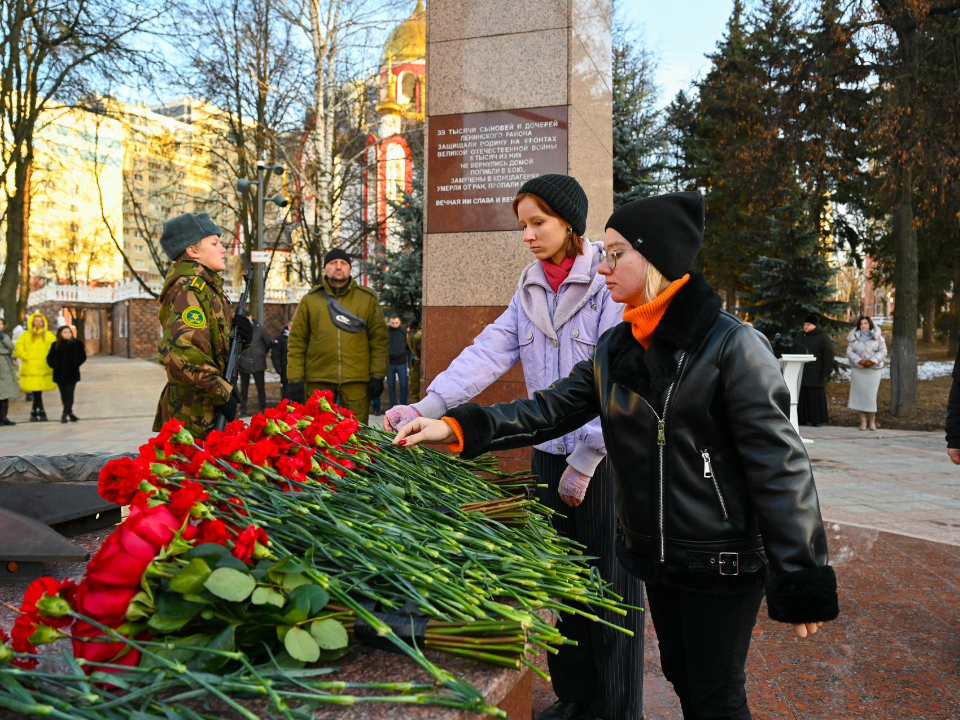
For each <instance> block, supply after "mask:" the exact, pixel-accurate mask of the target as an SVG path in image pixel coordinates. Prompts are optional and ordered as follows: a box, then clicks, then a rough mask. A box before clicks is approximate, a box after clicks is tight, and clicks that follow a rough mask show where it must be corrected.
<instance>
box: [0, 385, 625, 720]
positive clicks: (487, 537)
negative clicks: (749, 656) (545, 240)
mask: <svg viewBox="0 0 960 720" xmlns="http://www.w3.org/2000/svg"><path fill="white" fill-rule="evenodd" d="M389 440H390V439H389V438H388V437H387V436H386V435H384V434H383V433H380V432H379V431H377V430H375V429H373V428H363V429H361V428H360V426H359V424H358V423H357V421H356V419H355V418H354V417H353V415H352V413H350V412H349V411H345V410H343V409H342V408H338V407H337V406H335V405H333V404H332V397H331V396H330V394H329V393H316V394H315V395H314V396H313V397H312V398H310V400H309V401H308V402H307V403H305V404H302V405H300V404H296V403H291V402H289V401H284V402H282V403H281V404H280V406H279V407H278V408H275V409H270V410H267V411H265V412H264V413H261V414H259V415H256V416H254V417H253V418H252V419H251V420H250V422H249V424H247V423H244V422H242V421H236V422H233V423H230V424H228V425H227V427H226V429H225V430H224V431H223V432H219V431H213V432H211V433H210V434H209V435H208V436H207V437H206V438H205V440H203V441H198V440H197V439H195V438H193V437H192V436H191V435H190V433H188V432H187V431H186V430H184V429H183V427H182V426H181V425H180V423H178V422H177V421H170V422H169V423H167V424H166V425H165V426H164V428H163V429H162V431H161V432H160V433H159V434H158V435H157V436H156V437H155V438H153V439H151V440H150V441H149V442H148V443H147V444H146V445H144V446H143V447H141V448H140V452H139V454H138V456H137V457H134V458H126V457H124V458H117V459H115V460H112V461H111V462H110V463H108V464H107V465H106V466H105V467H104V469H103V471H102V473H101V475H100V493H101V495H102V496H103V497H104V498H105V499H108V500H110V501H112V502H115V503H118V504H122V505H129V506H130V514H129V517H127V518H126V519H125V520H124V521H123V522H122V523H121V524H120V525H119V526H118V527H117V529H116V530H115V531H114V533H113V534H111V535H110V536H109V537H108V538H107V540H106V541H105V542H104V544H103V546H102V547H101V548H100V550H99V551H98V552H97V554H96V555H95V557H94V558H93V559H92V560H91V562H90V563H89V564H88V566H87V568H86V572H85V574H84V575H83V577H82V578H81V579H80V582H79V583H78V584H74V583H73V582H70V581H63V582H58V581H55V580H53V579H52V578H41V579H40V580H38V581H36V582H34V583H33V584H32V585H31V586H30V588H29V589H28V590H27V592H26V594H25V596H24V601H23V605H22V607H21V609H20V610H21V615H20V617H19V618H18V619H17V621H16V623H15V624H14V627H13V631H12V643H11V644H10V645H7V644H3V645H0V706H6V707H13V705H11V703H13V704H17V703H19V704H20V707H19V709H20V711H21V712H26V710H24V705H25V704H26V705H29V704H30V702H33V703H34V704H37V705H44V706H46V705H49V706H50V707H54V708H56V703H54V704H50V703H49V702H47V703H43V702H39V701H37V700H36V698H34V697H33V695H30V697H31V698H33V699H32V700H30V701H29V702H28V700H27V695H29V694H30V693H31V692H32V691H30V690H27V689H25V687H26V686H25V685H23V684H22V683H19V687H20V690H19V692H18V693H13V692H9V693H8V692H6V691H4V689H3V688H5V687H9V680H8V679H6V680H5V679H4V674H5V673H4V671H3V669H2V664H3V663H4V662H12V663H13V664H15V665H18V666H19V667H21V668H25V669H27V670H34V669H35V668H36V666H37V663H38V661H40V659H41V658H40V656H39V655H37V650H36V646H37V645H41V644H48V643H52V642H55V641H57V640H59V639H61V638H63V639H69V640H70V642H71V644H72V651H73V652H72V657H67V658H66V659H67V661H68V662H69V663H70V664H71V665H72V667H73V668H74V674H73V675H72V676H70V677H72V678H73V679H72V680H71V681H69V682H67V681H66V680H64V679H63V678H64V677H65V676H63V675H61V676H57V677H59V678H60V680H59V682H60V683H61V684H62V685H66V686H69V687H70V688H74V689H75V690H77V688H87V690H90V688H93V687H103V686H104V685H106V686H107V687H109V688H111V689H110V691H109V692H110V693H111V699H110V700H109V701H108V702H110V703H113V705H111V706H110V707H117V708H121V709H122V708H129V707H132V705H130V704H129V703H126V702H124V701H122V698H123V697H129V696H130V695H133V696H134V697H140V695H138V693H139V692H140V690H141V689H139V688H138V684H139V683H138V682H134V681H133V680H132V679H131V674H132V675H133V676H136V677H137V678H146V677H149V676H150V673H151V672H153V673H156V672H161V673H162V674H163V676H164V677H167V676H170V677H171V678H173V680H171V681H170V682H173V683H174V686H171V688H170V691H171V692H173V691H174V690H175V689H177V688H179V687H180V686H179V685H177V683H180V684H183V683H186V684H187V686H188V687H190V688H194V689H196V688H197V687H204V685H203V682H206V683H207V684H210V679H209V676H210V674H211V673H216V674H217V675H218V676H220V677H223V678H229V681H226V680H225V681H224V682H223V683H216V685H217V688H218V689H217V693H214V695H215V696H216V697H217V698H218V699H219V700H220V701H221V702H223V703H225V704H227V705H230V706H231V707H233V706H234V705H235V704H236V701H235V700H234V699H233V698H232V696H231V694H230V693H229V692H225V691H224V690H223V688H224V687H233V688H235V689H236V691H237V692H240V693H242V692H243V691H244V689H245V690H246V691H247V692H251V688H252V687H257V688H260V690H259V691H253V692H261V693H262V692H266V687H267V686H270V687H271V688H274V689H273V692H274V693H276V692H277V690H276V689H275V688H276V687H278V684H282V683H283V682H294V679H295V678H299V677H300V676H297V675H296V673H308V674H309V673H313V672H315V670H316V668H315V667H313V668H307V667H306V666H308V665H310V666H315V664H316V663H318V662H329V661H332V660H335V659H336V658H338V657H340V655H342V654H343V653H344V652H346V651H347V650H348V648H349V647H350V644H351V642H353V643H357V642H359V643H366V644H372V645H375V646H379V647H387V648H390V649H393V650H394V651H398V652H403V653H405V654H407V655H408V656H410V657H411V658H412V659H414V660H415V661H416V662H417V663H418V664H419V665H420V666H421V667H423V668H424V669H426V670H427V671H428V672H429V673H430V674H431V676H432V677H433V678H434V679H435V680H436V681H437V682H438V683H439V684H440V687H439V688H433V692H432V693H431V692H427V691H426V688H422V687H417V688H414V687H413V686H409V685H404V686H403V687H398V686H397V685H396V684H394V685H390V684H387V685H378V686H376V687H375V688H374V689H386V690H392V691H394V692H398V693H400V694H399V695H392V696H390V697H391V699H393V700H395V701H399V702H411V701H412V700H410V699H409V698H411V697H415V698H418V700H416V701H417V702H436V703H438V704H445V705H450V704H453V705H454V706H456V707H464V708H469V709H474V710H475V711H480V710H481V709H482V710H484V711H491V710H490V708H486V707H485V705H484V703H483V699H482V697H480V696H479V693H477V691H476V690H475V689H474V688H473V687H472V686H470V685H469V684H467V683H465V682H463V681H462V680H459V679H457V678H455V677H454V676H452V675H451V674H450V673H448V672H446V671H445V670H443V669H442V668H440V667H438V666H437V665H436V664H435V662H434V661H432V660H430V659H428V657H427V656H426V654H425V653H424V651H425V650H438V651H441V652H444V653H448V654H453V655H458V656H464V657H468V658H472V659H475V660H478V661H482V662H489V663H493V664H497V665H502V666H506V667H513V668H521V667H523V666H528V667H531V668H533V669H534V670H535V671H537V672H540V670H539V669H537V668H536V666H535V665H533V664H532V663H531V656H532V655H534V654H536V653H537V652H538V649H542V650H546V651H548V652H556V646H557V645H559V644H561V643H563V642H564V640H563V638H562V637H561V636H560V634H559V633H558V632H557V630H556V629H555V628H554V627H553V626H552V625H551V624H550V623H548V622H546V621H545V620H544V617H543V616H542V615H541V614H539V613H538V612H537V611H538V610H541V609H542V608H548V609H552V610H555V611H557V612H569V613H578V614H581V615H584V616H586V617H589V618H591V619H593V620H596V621H598V622H607V623H610V622H611V618H612V616H613V615H617V614H619V615H622V614H624V613H625V612H626V609H625V608H623V607H621V606H619V605H618V602H617V601H618V600H619V598H617V597H616V596H613V595H612V594H611V593H610V592H609V590H608V589H607V588H605V587H604V585H603V584H602V582H600V581H599V579H598V578H597V577H596V576H595V575H594V574H592V573H591V570H590V567H589V565H588V564H587V563H586V562H585V561H584V559H583V558H582V557H581V556H580V555H579V549H578V548H577V547H576V546H575V545H574V544H573V543H571V542H570V541H567V540H565V539H563V538H560V537H559V536H557V535H556V533H555V532H554V531H553V530H552V528H551V527H550V525H549V522H548V518H547V511H546V510H545V509H544V508H542V506H540V505H538V504H537V503H536V502H535V501H534V500H532V499H530V498H531V497H532V486H531V480H532V478H531V477H530V476H529V475H508V474H504V473H500V472H498V471H497V470H496V469H495V465H494V464H493V463H492V461H491V459H483V460H480V461H475V462H464V461H461V460H459V459H456V458H453V457H450V456H448V455H444V454H442V453H439V452H436V451H432V450H426V449H422V448H413V449H402V448H398V447H396V446H393V445H391V444H390V441H389ZM598 611H599V613H600V614H602V615H604V616H607V617H601V615H599V614H597V613H598ZM2 639H3V641H4V643H6V641H7V638H6V637H2ZM64 655H65V657H66V654H64ZM81 668H82V669H83V670H84V671H86V672H87V673H94V674H95V675H96V676H97V677H98V678H101V679H102V678H103V677H105V674H106V673H111V672H114V671H118V670H124V671H125V673H124V675H123V676H122V677H123V679H122V680H117V679H116V678H117V676H116V675H115V674H114V675H111V676H110V677H111V678H112V679H111V681H110V683H106V684H104V683H101V684H93V685H91V684H90V683H83V682H82V679H83V674H82V673H81V672H79V671H80V669H81ZM324 672H326V671H324ZM290 673H294V675H290ZM268 677H272V678H273V679H272V680H271V681H270V682H267V680H266V679H267V678H268ZM187 678H190V679H187ZM278 678H280V680H278ZM296 682H299V683H301V684H302V682H303V680H302V678H300V679H296ZM296 682H294V684H296ZM47 685H49V680H48V682H47ZM120 685H124V686H125V687H126V689H127V690H128V692H127V694H126V695H123V693H122V692H121V691H120V690H118V686H120ZM356 686H357V687H363V688H365V689H366V690H369V689H371V687H370V686H366V685H363V684H362V683H360V684H357V685H356ZM181 689H182V688H181ZM341 689H342V688H341ZM313 690H314V691H315V692H313V701H314V702H316V703H323V702H339V701H342V698H343V697H344V696H343V695H342V694H336V693H329V692H327V690H328V688H325V687H322V683H321V684H320V685H317V684H316V683H314V686H313ZM411 691H414V692H413V695H410V692H411ZM38 692H39V690H38ZM77 692H80V691H79V690H77ZM91 692H92V691H91ZM185 692H190V691H189V690H186V691H185ZM291 692H294V691H291ZM24 693H26V695H25V694H24ZM80 694H81V695H82V694H83V693H82V692H80ZM94 694H97V693H95V692H94ZM67 695H69V693H67ZM114 695H115V697H114ZM160 695H161V696H162V693H160ZM57 697H58V698H59V700H58V702H60V703H61V704H64V706H66V705H74V706H75V705H76V702H77V700H76V698H72V699H67V698H66V697H65V696H57ZM91 697H92V696H91ZM97 697H98V700H97V701H91V702H92V703H93V704H91V707H93V705H94V704H96V703H97V702H99V703H100V704H99V710H100V711H102V710H103V705H104V703H103V702H102V700H103V698H102V697H100V696H99V695H97ZM173 697H176V694H175V693H174V695H173ZM351 697H352V696H351ZM331 698H339V700H337V699H333V700H332V699H331ZM404 698H407V699H404ZM380 699H381V700H382V699H383V698H380ZM88 700H89V698H88ZM271 700H272V701H273V705H275V706H277V707H284V706H286V704H287V701H286V700H285V699H284V697H282V696H281V695H276V696H275V697H271ZM156 702H161V704H162V702H163V701H162V700H159V699H158V700H156ZM151 707H154V709H155V710H156V709H157V708H159V707H160V706H159V705H154V706H151ZM491 712H492V711H491ZM98 717H99V716H98Z"/></svg>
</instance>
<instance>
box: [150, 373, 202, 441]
mask: <svg viewBox="0 0 960 720" xmlns="http://www.w3.org/2000/svg"><path fill="white" fill-rule="evenodd" d="M170 418H177V419H178V420H180V421H181V422H182V423H183V426H184V427H185V428H186V429H187V430H189V431H190V433H191V434H192V435H193V436H194V437H198V438H200V437H203V436H205V435H206V434H207V433H208V432H210V431H211V430H212V429H213V426H214V425H215V424H216V422H217V411H216V409H215V408H214V405H213V398H211V397H208V396H206V395H203V394H201V393H199V392H197V391H196V390H194V389H193V388H188V387H186V386H184V385H180V384H179V383H167V384H166V386H165V387H164V388H163V392H162V393H161V395H160V402H158V403H157V416H156V418H155V419H154V421H153V431H154V432H158V431H159V430H160V428H161V427H163V424H164V423H165V422H166V421H167V420H169V419H170Z"/></svg>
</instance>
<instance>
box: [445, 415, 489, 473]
mask: <svg viewBox="0 0 960 720" xmlns="http://www.w3.org/2000/svg"><path fill="white" fill-rule="evenodd" d="M447 416H449V417H452V418H453V419H454V420H456V421H457V422H458V423H460V428H461V429H462V430H463V452H462V453H460V457H462V458H464V459H466V460H471V459H472V458H475V457H477V456H478V455H482V454H483V453H485V452H486V451H487V450H488V449H489V447H490V443H491V442H493V426H492V423H491V422H490V418H488V417H487V414H486V413H485V412H484V409H483V407H481V406H480V405H477V404H476V403H467V404H466V405H461V406H459V407H455V408H453V410H450V411H449V412H448V413H447Z"/></svg>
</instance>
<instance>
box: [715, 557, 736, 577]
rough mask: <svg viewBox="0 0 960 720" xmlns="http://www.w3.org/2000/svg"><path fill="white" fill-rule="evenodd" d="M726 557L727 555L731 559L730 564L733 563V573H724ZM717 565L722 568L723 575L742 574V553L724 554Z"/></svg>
mask: <svg viewBox="0 0 960 720" xmlns="http://www.w3.org/2000/svg"><path fill="white" fill-rule="evenodd" d="M724 555H726V556H727V557H728V558H729V562H732V563H733V572H724V571H723V563H724V562H725V561H724ZM717 564H718V565H719V566H720V574H721V575H739V574H740V553H735V552H722V553H720V556H719V558H718V560H717Z"/></svg>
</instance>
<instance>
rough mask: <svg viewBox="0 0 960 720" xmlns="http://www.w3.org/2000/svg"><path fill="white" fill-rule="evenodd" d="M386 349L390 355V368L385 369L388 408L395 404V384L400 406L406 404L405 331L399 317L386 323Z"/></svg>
mask: <svg viewBox="0 0 960 720" xmlns="http://www.w3.org/2000/svg"><path fill="white" fill-rule="evenodd" d="M387 325H388V327H387V347H388V349H389V354H390V366H389V368H388V369H387V392H389V394H390V407H393V406H394V405H396V404H397V383H399V384H400V405H406V404H407V388H408V385H407V382H408V376H407V356H408V355H409V354H410V349H409V348H408V347H407V330H406V328H404V327H403V325H402V324H401V322H400V316H399V315H393V316H391V317H390V322H389V323H387Z"/></svg>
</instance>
